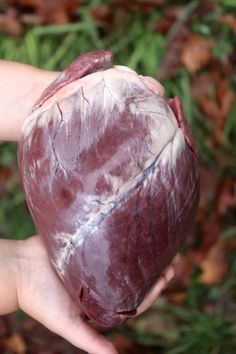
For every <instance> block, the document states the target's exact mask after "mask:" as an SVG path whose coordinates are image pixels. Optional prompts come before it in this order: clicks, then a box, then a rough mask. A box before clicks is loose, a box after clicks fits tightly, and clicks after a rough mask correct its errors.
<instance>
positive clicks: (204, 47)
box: [181, 34, 213, 73]
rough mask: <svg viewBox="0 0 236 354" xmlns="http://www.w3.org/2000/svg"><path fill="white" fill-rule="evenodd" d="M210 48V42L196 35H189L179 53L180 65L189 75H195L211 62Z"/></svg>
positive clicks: (211, 44)
mask: <svg viewBox="0 0 236 354" xmlns="http://www.w3.org/2000/svg"><path fill="white" fill-rule="evenodd" d="M212 46H213V43H212V42H211V41H207V40H206V39H204V38H203V37H202V36H199V35H197V34H191V35H190V36H189V37H188V40H187V42H185V45H184V46H183V49H182V52H181V61H182V63H183V64H184V65H185V67H186V68H187V69H188V70H189V71H190V72H191V73H196V72H197V71H198V70H200V69H202V68H204V67H205V66H206V65H207V64H208V63H209V61H210V60H211V57H212V54H211V48H212Z"/></svg>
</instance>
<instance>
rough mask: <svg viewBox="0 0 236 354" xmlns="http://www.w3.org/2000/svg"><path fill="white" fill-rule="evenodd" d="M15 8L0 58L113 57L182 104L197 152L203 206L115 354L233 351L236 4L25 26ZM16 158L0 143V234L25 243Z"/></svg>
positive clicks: (197, 4) (121, 12)
mask: <svg viewBox="0 0 236 354" xmlns="http://www.w3.org/2000/svg"><path fill="white" fill-rule="evenodd" d="M25 1H26V0H25ZM19 3H20V1H18V5H17V6H16V7H14V6H13V9H14V11H15V13H16V15H14V16H15V17H14V16H13V15H11V16H13V17H9V16H10V15H7V13H8V12H9V7H8V6H10V5H8V2H6V3H5V5H4V6H3V5H2V8H1V7H0V9H2V13H0V28H2V32H0V58H1V59H5V60H15V61H20V62H24V63H28V64H31V65H34V66H38V67H41V68H44V69H46V70H62V69H63V68H64V67H66V66H67V65H68V64H69V63H70V62H71V61H72V60H73V59H74V58H75V57H76V56H77V55H79V54H81V53H84V52H86V51H90V50H96V49H103V48H105V49H110V50H111V51H112V52H113V53H114V62H115V63H116V64H121V65H127V66H129V67H131V68H133V69H134V70H137V71H138V72H139V73H140V74H143V75H149V76H153V77H157V78H161V81H162V83H163V84H164V86H165V88H166V92H167V96H174V95H177V96H180V97H181V99H182V102H183V106H184V111H185V114H186V118H187V120H188V122H189V124H190V126H191V128H192V132H193V135H194V137H195V139H196V141H197V144H198V147H199V156H200V165H201V179H202V182H201V183H202V193H201V201H200V207H199V212H198V216H197V222H196V227H195V229H194V230H193V232H192V234H191V235H190V237H189V240H188V241H187V244H186V247H185V249H184V251H183V254H182V257H181V262H180V265H179V266H178V267H177V276H176V279H175V281H174V282H173V284H171V285H170V287H169V289H168V290H167V291H166V292H165V294H164V296H163V298H162V299H161V300H160V301H158V302H157V304H156V305H155V306H154V307H153V308H152V309H150V310H149V311H148V312H147V313H146V314H145V315H144V316H141V317H140V318H137V319H132V320H131V321H130V322H128V323H127V324H126V325H125V326H123V327H122V328H119V329H117V330H115V331H111V332H109V333H108V335H109V336H111V337H112V338H113V340H114V343H116V344H117V347H118V348H119V350H120V352H121V353H131V354H132V353H133V354H135V353H150V354H151V353H157V352H158V353H165V354H179V353H186V354H189V353H192V354H195V353H196V354H197V353H201V354H231V353H232V354H233V353H235V352H236V342H235V341H236V340H235V338H236V336H235V335H236V322H235V314H236V303H235V300H236V291H235V289H236V287H235V285H236V284H235V283H236V257H235V254H236V252H235V247H236V238H235V236H236V226H235V220H236V182H235V181H236V178H235V177H236V149H235V141H236V103H235V102H236V101H235V88H236V36H235V34H236V15H235V7H236V2H235V1H234V0H217V1H210V0H207V1H176V2H175V3H174V4H173V2H172V1H164V0H163V1H156V2H155V1H130V2H127V1H99V0H93V1H83V2H82V1H81V2H80V4H79V5H76V7H75V13H74V15H73V16H74V20H70V21H69V20H68V21H65V20H64V19H65V18H68V17H65V16H64V17H63V21H61V17H59V15H58V17H55V16H54V18H53V21H51V20H50V19H49V18H48V17H47V16H46V15H45V13H44V12H43V11H42V8H41V7H40V8H39V7H37V10H35V9H31V12H30V14H31V17H30V21H31V22H30V21H29V20H27V21H28V22H27V21H26V20H25V18H26V16H25V14H24V9H25V7H24V6H25V5H24V6H23V7H22V8H21V7H20V6H19ZM36 3H37V1H35V4H36ZM59 3H60V2H59ZM37 6H38V5H37ZM11 9H12V7H11ZM63 13H64V12H63ZM27 14H28V11H27ZM64 14H65V13H64ZM4 16H5V18H4ZM6 16H8V17H7V20H6ZM66 16H69V15H68V14H67V15H66ZM12 18H13V20H12ZM4 21H5V22H4ZM9 21H12V22H9ZM50 21H51V22H50ZM60 21H61V22H62V23H60ZM9 23H10V25H9ZM1 26H2V27H1ZM14 31H15V32H14ZM17 31H18V32H17ZM13 32H14V33H15V34H17V35H12V34H13ZM16 32H17V33H16ZM9 33H11V34H9ZM16 156H17V153H16V144H14V143H5V142H4V143H0V195H1V200H0V235H1V236H2V237H8V236H10V237H13V238H17V239H23V238H25V237H27V236H29V235H30V234H33V233H34V232H35V229H34V226H33V224H32V221H31V218H30V215H29V212H28V210H27V208H26V205H25V200H24V196H23V193H22V191H21V188H20V180H19V175H18V172H17V158H16ZM127 338H128V342H127ZM8 353H9V352H8Z"/></svg>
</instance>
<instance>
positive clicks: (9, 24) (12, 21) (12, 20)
mask: <svg viewBox="0 0 236 354" xmlns="http://www.w3.org/2000/svg"><path fill="white" fill-rule="evenodd" d="M0 31H3V32H6V33H8V34H10V35H13V36H20V35H22V34H23V27H22V24H21V22H20V20H19V18H18V13H17V11H16V9H14V8H13V7H9V8H8V9H7V10H6V12H5V13H3V14H0Z"/></svg>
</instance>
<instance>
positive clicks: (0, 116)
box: [0, 61, 58, 140]
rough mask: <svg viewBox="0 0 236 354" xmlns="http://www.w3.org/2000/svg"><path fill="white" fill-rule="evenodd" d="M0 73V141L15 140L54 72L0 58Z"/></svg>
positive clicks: (54, 76) (56, 74)
mask: <svg viewBox="0 0 236 354" xmlns="http://www.w3.org/2000/svg"><path fill="white" fill-rule="evenodd" d="M0 75H1V82H0V91H1V95H0V140H19V139H20V136H21V128H22V124H23V122H24V120H25V118H26V117H27V116H28V114H29V113H30V112H31V109H32V107H33V105H34V103H35V101H36V100H37V99H38V98H39V97H40V95H41V93H42V92H43V90H44V89H45V88H46V87H47V86H49V85H50V83H51V82H52V81H54V79H55V78H56V77H57V76H58V73H57V72H49V71H45V70H42V69H38V68H34V67H32V66H30V65H25V64H20V63H14V62H6V61H0Z"/></svg>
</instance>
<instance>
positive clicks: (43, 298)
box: [17, 236, 174, 354]
mask: <svg viewBox="0 0 236 354" xmlns="http://www.w3.org/2000/svg"><path fill="white" fill-rule="evenodd" d="M23 242H24V243H25V257H24V258H23V259H22V260H21V262H20V268H21V269H20V277H19V281H18V284H17V289H18V301H19V306H20V308H21V309H22V310H24V311H25V312H26V313H28V314H29V315H30V316H32V317H33V318H35V319H36V320H38V321H39V322H41V323H42V324H44V325H45V326H46V327H47V328H49V329H50V330H52V331H53V332H55V333H57V334H59V335H61V336H62V337H64V338H65V339H67V340H68V341H70V342H71V343H72V344H74V345H75V346H77V347H79V348H81V349H84V350H86V351H89V352H90V353H94V354H100V353H101V354H115V353H117V352H116V350H115V349H114V347H113V346H112V344H111V343H110V342H108V341H107V340H106V339H105V338H104V337H103V336H101V335H99V334H98V333H97V332H96V331H95V330H94V329H93V328H92V327H90V326H89V325H88V324H86V323H84V322H83V321H82V319H81V317H80V315H81V311H80V310H79V308H78V306H76V304H75V303H74V302H73V300H72V299H71V297H70V296H69V295H68V293H67V292H66V290H65V288H64V286H63V284H62V282H61V281H60V279H59V278H58V277H57V275H56V273H55V272H54V270H53V269H52V267H51V265H50V263H49V260H48V256H47V253H46V250H45V248H44V245H43V243H42V241H41V239H40V237H39V236H35V237H31V238H30V239H28V240H26V241H23ZM173 274H174V271H173V267H172V266H170V267H169V268H167V269H166V271H165V273H164V275H163V277H161V278H160V279H159V280H158V282H157V283H156V285H155V286H154V287H153V289H152V290H151V291H150V292H149V293H148V294H147V296H146V298H145V299H144V301H143V303H142V304H141V305H140V306H139V308H138V311H137V314H140V313H142V312H144V311H145V310H146V309H147V308H148V307H150V305H151V304H152V303H153V302H154V301H155V300H156V299H157V297H158V296H159V294H160V293H161V291H162V290H163V289H164V288H165V286H166V284H167V283H168V282H169V280H170V279H171V278H172V277H173Z"/></svg>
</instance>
